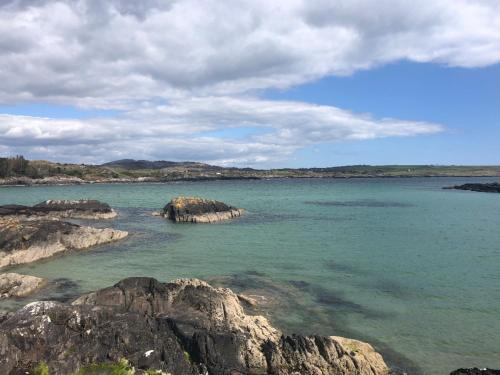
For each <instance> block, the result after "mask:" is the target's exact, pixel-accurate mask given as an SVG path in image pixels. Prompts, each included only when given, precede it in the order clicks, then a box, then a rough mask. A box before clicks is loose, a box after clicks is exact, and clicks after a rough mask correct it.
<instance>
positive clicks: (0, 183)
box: [0, 175, 500, 187]
mask: <svg viewBox="0 0 500 375" xmlns="http://www.w3.org/2000/svg"><path fill="white" fill-rule="evenodd" d="M377 178H380V179H403V178H411V179H413V178H500V175H498V176H497V175H403V176H394V175H391V176H276V177H204V178H181V179H175V180H174V179H172V180H160V179H159V180H143V179H130V180H120V181H117V180H112V179H111V180H82V181H78V182H76V181H72V182H71V181H54V182H48V181H46V180H45V181H43V179H41V180H36V179H33V180H30V181H29V182H26V183H8V182H5V181H2V180H0V187H31V186H78V185H106V184H109V185H120V184H123V185H125V184H171V183H177V182H210V181H247V180H254V181H255V180H257V181H263V180H264V181H269V180H307V179H309V180H314V179H318V180H319V179H332V180H351V179H357V180H359V179H377Z"/></svg>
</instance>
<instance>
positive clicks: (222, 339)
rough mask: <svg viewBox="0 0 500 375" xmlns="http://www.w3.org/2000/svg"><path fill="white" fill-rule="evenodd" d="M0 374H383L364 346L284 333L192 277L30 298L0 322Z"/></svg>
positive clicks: (376, 357) (223, 290) (226, 292)
mask: <svg viewBox="0 0 500 375" xmlns="http://www.w3.org/2000/svg"><path fill="white" fill-rule="evenodd" d="M0 353H2V356H0V373H1V374H6V375H9V374H14V373H21V371H30V369H32V368H33V367H34V366H35V365H36V364H37V363H40V362H42V361H43V362H45V363H47V365H48V367H49V369H50V373H51V374H53V375H62V374H70V373H73V372H76V371H79V370H80V369H82V368H84V367H85V366H86V365H88V364H90V363H103V362H110V361H111V362H116V361H118V360H120V359H121V358H125V359H127V360H128V361H129V362H130V364H131V365H132V366H134V367H135V368H136V369H142V370H146V369H157V370H162V371H165V372H167V373H172V374H176V375H188V374H189V375H191V374H192V375H194V374H211V375H212V374H214V375H215V374H217V375H230V374H231V375H238V374H239V375H243V374H248V375H249V374H253V375H258V374H262V375H263V374H279V375H285V374H286V375H292V374H293V375H299V374H300V375H327V374H328V375H330V374H346V375H347V374H352V375H387V374H389V368H388V367H387V365H386V364H385V363H384V360H383V359H382V357H381V356H380V355H379V354H377V353H376V352H375V351H374V350H373V348H372V347H371V346H370V345H368V344H365V343H361V342H359V341H355V340H349V339H343V338H338V337H320V336H300V335H294V336H284V335H283V334H282V333H281V332H280V331H279V330H277V329H276V328H274V327H273V326H272V325H271V324H270V323H269V321H268V320H267V319H266V318H264V317H262V316H254V315H248V314H247V313H246V312H245V310H244V309H243V307H242V305H241V304H240V301H239V298H238V296H237V295H236V294H235V293H233V292H232V291H231V290H229V289H226V288H213V287H212V286H210V285H209V284H207V283H205V282H203V281H200V280H196V279H181V280H176V281H174V282H172V283H160V282H158V281H157V280H155V279H151V278H129V279H125V280H122V281H120V282H119V283H118V284H116V285H115V286H113V287H110V288H106V289H102V290H100V291H97V292H93V293H89V294H86V295H83V296H81V297H79V298H78V299H76V300H74V301H73V303H71V304H62V303H56V302H35V303H32V304H29V305H27V306H25V307H24V308H22V309H21V310H19V311H17V312H16V313H14V314H13V315H11V316H8V317H7V318H6V319H5V320H4V321H3V323H0Z"/></svg>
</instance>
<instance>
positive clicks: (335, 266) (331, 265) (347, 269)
mask: <svg viewBox="0 0 500 375" xmlns="http://www.w3.org/2000/svg"><path fill="white" fill-rule="evenodd" d="M325 267H326V268H327V269H330V270H332V271H335V272H342V273H348V274H355V273H360V272H361V271H360V270H359V269H358V268H357V267H355V266H351V265H348V264H343V263H338V262H335V261H333V260H328V261H326V262H325Z"/></svg>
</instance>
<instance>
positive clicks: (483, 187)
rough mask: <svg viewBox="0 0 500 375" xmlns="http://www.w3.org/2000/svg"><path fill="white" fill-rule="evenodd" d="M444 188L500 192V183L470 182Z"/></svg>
mask: <svg viewBox="0 0 500 375" xmlns="http://www.w3.org/2000/svg"><path fill="white" fill-rule="evenodd" d="M443 189H456V190H469V191H478V192H482V193H500V183H496V182H491V183H485V184H479V183H470V184H463V185H456V186H447V187H444V188H443Z"/></svg>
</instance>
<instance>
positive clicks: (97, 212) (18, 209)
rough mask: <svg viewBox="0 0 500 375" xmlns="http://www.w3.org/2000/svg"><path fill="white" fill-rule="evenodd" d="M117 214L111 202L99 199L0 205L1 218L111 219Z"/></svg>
mask: <svg viewBox="0 0 500 375" xmlns="http://www.w3.org/2000/svg"><path fill="white" fill-rule="evenodd" d="M116 216H117V213H116V211H115V210H113V209H112V208H111V207H110V206H109V204H107V203H103V202H99V201H97V200H90V199H82V200H47V201H45V202H41V203H38V204H36V205H34V206H22V205H15V204H11V205H5V206H0V218H2V217H3V218H9V217H10V218H13V217H16V218H25V219H38V218H72V219H111V218H114V217H116Z"/></svg>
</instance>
